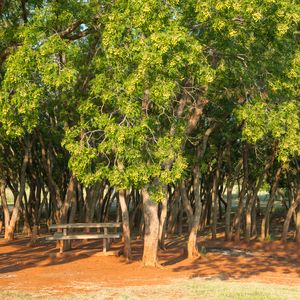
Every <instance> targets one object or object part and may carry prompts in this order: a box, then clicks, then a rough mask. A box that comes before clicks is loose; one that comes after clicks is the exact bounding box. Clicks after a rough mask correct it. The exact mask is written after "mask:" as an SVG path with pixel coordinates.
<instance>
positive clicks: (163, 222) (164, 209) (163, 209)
mask: <svg viewBox="0 0 300 300" xmlns="http://www.w3.org/2000/svg"><path fill="white" fill-rule="evenodd" d="M167 212H168V198H167V197H166V196H165V198H164V200H163V201H162V203H161V213H160V218H159V233H158V238H159V247H160V248H161V249H165V234H166V227H167V222H166V219H167Z"/></svg>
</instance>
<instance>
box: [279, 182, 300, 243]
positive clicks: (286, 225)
mask: <svg viewBox="0 0 300 300" xmlns="http://www.w3.org/2000/svg"><path fill="white" fill-rule="evenodd" d="M299 205H300V184H298V186H297V192H296V196H295V199H294V201H293V203H292V204H291V206H290V208H289V210H288V212H287V214H286V217H285V220H284V223H283V229H282V237H281V240H282V241H283V242H284V243H285V242H286V241H287V235H288V231H289V226H290V223H291V218H292V216H293V214H294V212H295V210H296V208H297V207H298V206H299Z"/></svg>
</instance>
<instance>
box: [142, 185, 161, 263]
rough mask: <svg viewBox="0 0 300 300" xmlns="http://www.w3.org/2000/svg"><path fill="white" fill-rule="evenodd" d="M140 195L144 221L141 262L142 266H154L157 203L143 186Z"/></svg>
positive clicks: (155, 259)
mask: <svg viewBox="0 0 300 300" xmlns="http://www.w3.org/2000/svg"><path fill="white" fill-rule="evenodd" d="M142 195H143V213H144V222H145V223H144V224H145V233H144V251H143V264H144V266H149V267H156V266H158V261H157V249H158V231H159V220H158V204H157V203H156V202H154V201H152V200H151V199H150V196H149V193H148V191H147V190H146V189H145V188H144V189H143V190H142Z"/></svg>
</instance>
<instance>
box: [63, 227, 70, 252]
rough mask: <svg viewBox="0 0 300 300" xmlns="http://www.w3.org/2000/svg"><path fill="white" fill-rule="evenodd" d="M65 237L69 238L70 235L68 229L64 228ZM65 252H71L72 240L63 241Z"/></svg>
mask: <svg viewBox="0 0 300 300" xmlns="http://www.w3.org/2000/svg"><path fill="white" fill-rule="evenodd" d="M63 235H64V236H67V235H68V229H67V228H64V229H63ZM62 242H63V251H68V250H71V240H63V241H62Z"/></svg>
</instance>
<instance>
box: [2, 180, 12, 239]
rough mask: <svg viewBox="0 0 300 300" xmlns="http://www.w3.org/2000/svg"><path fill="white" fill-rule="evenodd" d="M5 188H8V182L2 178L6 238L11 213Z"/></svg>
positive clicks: (6, 236) (5, 236)
mask: <svg viewBox="0 0 300 300" xmlns="http://www.w3.org/2000/svg"><path fill="white" fill-rule="evenodd" d="M5 188H6V182H5V180H3V179H1V180H0V196H1V202H2V207H3V214H4V229H5V233H4V238H5V239H8V227H9V222H10V213H9V207H8V204H7V198H6V193H5Z"/></svg>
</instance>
